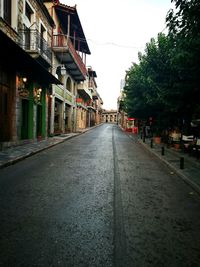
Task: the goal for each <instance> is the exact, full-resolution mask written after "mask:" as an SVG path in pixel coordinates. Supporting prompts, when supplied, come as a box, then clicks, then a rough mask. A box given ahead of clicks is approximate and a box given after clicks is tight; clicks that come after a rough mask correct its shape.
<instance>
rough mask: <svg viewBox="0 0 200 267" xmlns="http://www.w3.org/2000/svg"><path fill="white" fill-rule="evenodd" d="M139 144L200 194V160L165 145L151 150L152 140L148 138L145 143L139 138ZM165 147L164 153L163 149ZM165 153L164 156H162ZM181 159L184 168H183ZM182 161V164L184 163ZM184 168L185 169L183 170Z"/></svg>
mask: <svg viewBox="0 0 200 267" xmlns="http://www.w3.org/2000/svg"><path fill="white" fill-rule="evenodd" d="M138 142H139V143H140V144H141V145H142V146H143V147H144V148H145V149H146V150H148V151H149V152H150V153H152V154H153V155H154V156H155V157H157V158H159V160H161V161H162V162H163V163H164V164H165V165H167V166H168V167H169V168H170V169H171V171H172V174H173V172H174V173H176V174H178V175H179V176H180V177H181V178H182V179H183V180H184V181H185V182H186V183H188V184H189V185H190V186H191V187H192V188H193V189H194V190H195V191H196V192H198V193H199V194H200V160H197V159H196V158H195V157H193V156H189V155H188V154H187V153H184V152H183V151H182V150H175V149H174V148H172V147H170V148H167V146H166V145H165V144H154V143H153V147H152V148H151V139H150V138H146V140H145V142H143V140H141V139H140V138H139V137H138ZM162 147H164V151H163V148H162ZM162 152H164V155H162ZM181 158H183V159H182V160H183V161H184V164H183V165H184V166H181ZM183 161H182V162H183ZM181 167H183V169H181Z"/></svg>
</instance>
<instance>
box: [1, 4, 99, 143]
mask: <svg viewBox="0 0 200 267" xmlns="http://www.w3.org/2000/svg"><path fill="white" fill-rule="evenodd" d="M90 54H91V53H90V50H89V47H88V44H87V42H86V38H85V35H84V31H83V29H82V25H81V22H80V19H79V16H78V13H77V10H76V6H74V7H70V6H67V5H64V4H61V3H60V2H59V1H58V0H57V1H48V0H18V1H15V0H0V144H1V147H7V146H10V145H15V144H19V143H23V142H32V141H36V140H41V139H43V138H46V137H47V136H49V135H55V134H61V133H67V132H72V131H73V132H76V131H78V130H80V129H84V128H86V127H91V126H93V125H96V124H98V123H100V122H101V120H100V114H101V110H102V108H101V105H102V103H103V102H102V100H101V98H100V96H99V94H98V93H97V85H96V82H95V80H94V79H95V76H94V73H95V72H93V71H92V69H91V67H90V68H89V69H87V67H86V56H87V55H90ZM13 62H14V63H15V64H13ZM92 81H93V85H92V86H91V84H92Z"/></svg>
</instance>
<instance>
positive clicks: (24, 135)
mask: <svg viewBox="0 0 200 267" xmlns="http://www.w3.org/2000/svg"><path fill="white" fill-rule="evenodd" d="M28 118H29V101H28V100H27V99H22V125H21V139H28Z"/></svg>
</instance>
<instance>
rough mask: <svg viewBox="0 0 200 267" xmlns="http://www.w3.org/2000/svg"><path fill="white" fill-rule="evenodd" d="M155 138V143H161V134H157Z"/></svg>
mask: <svg viewBox="0 0 200 267" xmlns="http://www.w3.org/2000/svg"><path fill="white" fill-rule="evenodd" d="M153 139H154V143H155V144H160V143H161V137H160V136H155V137H154V138H153Z"/></svg>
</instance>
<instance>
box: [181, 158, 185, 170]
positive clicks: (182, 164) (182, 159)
mask: <svg viewBox="0 0 200 267" xmlns="http://www.w3.org/2000/svg"><path fill="white" fill-rule="evenodd" d="M180 169H181V170H183V169H184V157H180Z"/></svg>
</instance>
